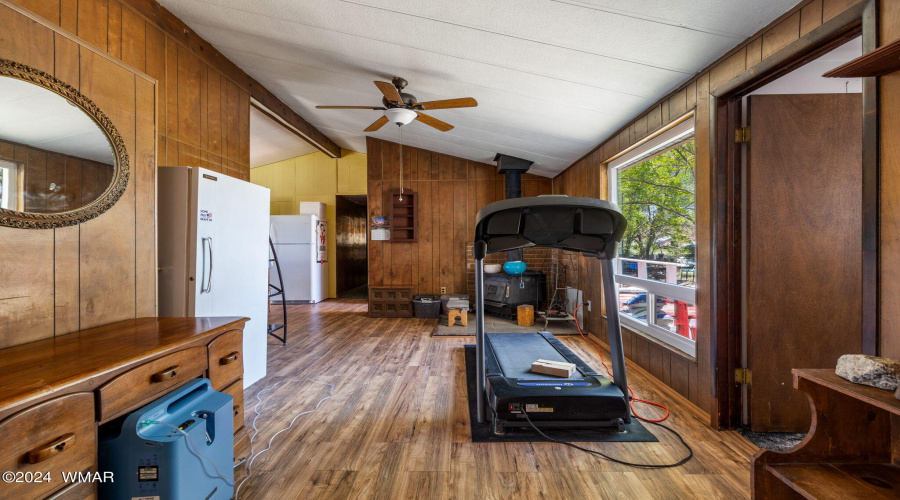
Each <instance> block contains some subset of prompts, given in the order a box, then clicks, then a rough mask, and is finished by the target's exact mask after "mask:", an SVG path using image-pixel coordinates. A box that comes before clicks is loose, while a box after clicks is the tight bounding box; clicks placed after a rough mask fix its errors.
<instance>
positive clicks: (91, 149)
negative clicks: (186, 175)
mask: <svg viewBox="0 0 900 500" xmlns="http://www.w3.org/2000/svg"><path fill="white" fill-rule="evenodd" d="M127 182H128V156H127V153H126V151H125V147H124V143H123V142H122V137H121V136H120V135H119V133H118V131H117V130H116V129H115V127H114V126H113V125H112V122H110V120H109V118H107V117H106V115H105V114H103V113H102V112H101V111H100V109H99V108H98V107H97V106H96V105H95V104H94V103H93V102H92V101H91V100H90V99H88V98H87V97H85V96H84V95H82V94H81V93H80V92H79V91H77V90H76V89H75V88H73V87H71V86H69V85H68V84H66V83H64V82H62V81H60V80H57V79H56V78H54V77H52V76H50V75H48V74H46V73H43V72H41V71H38V70H35V69H32V68H29V67H27V66H23V65H20V64H17V63H14V62H12V61H5V60H2V59H0V224H2V225H5V226H11V227H19V228H52V227H60V226H68V225H73V224H78V223H79V222H84V221H86V220H89V219H92V218H94V217H96V216H98V215H100V214H101V213H103V212H104V211H106V210H107V209H109V207H111V206H112V205H113V204H114V203H115V202H116V201H117V200H118V199H119V198H120V197H121V196H122V192H123V191H124V190H125V186H126V185H127Z"/></svg>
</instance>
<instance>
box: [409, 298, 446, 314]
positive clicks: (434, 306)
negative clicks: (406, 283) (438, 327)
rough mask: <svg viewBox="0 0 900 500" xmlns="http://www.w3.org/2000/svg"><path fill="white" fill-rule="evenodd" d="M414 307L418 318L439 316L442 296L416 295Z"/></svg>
mask: <svg viewBox="0 0 900 500" xmlns="http://www.w3.org/2000/svg"><path fill="white" fill-rule="evenodd" d="M413 308H415V311H416V317H417V318H437V317H438V316H440V315H441V298H440V297H439V296H437V295H430V294H425V295H416V296H415V297H414V298H413Z"/></svg>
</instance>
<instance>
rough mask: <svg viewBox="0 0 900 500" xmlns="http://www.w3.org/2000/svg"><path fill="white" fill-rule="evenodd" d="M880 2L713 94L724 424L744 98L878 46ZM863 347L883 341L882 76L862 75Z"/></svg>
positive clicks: (716, 296) (716, 321)
mask: <svg viewBox="0 0 900 500" xmlns="http://www.w3.org/2000/svg"><path fill="white" fill-rule="evenodd" d="M877 9H878V2H877V0H865V1H863V2H860V3H858V4H856V5H854V6H853V7H850V8H849V9H847V10H846V11H844V12H843V13H841V14H840V15H838V16H836V17H834V18H832V19H830V20H828V21H827V22H825V23H823V24H822V25H821V26H819V27H817V28H816V29H814V30H812V31H810V32H809V33H807V34H805V35H803V36H801V37H800V38H799V39H798V40H795V41H794V42H792V43H790V44H789V45H787V46H786V47H784V48H782V49H781V50H779V51H778V52H776V53H774V54H772V55H771V56H769V57H767V58H765V59H763V60H762V61H761V62H760V63H758V64H756V65H755V66H753V67H752V68H750V69H748V70H746V71H744V72H743V73H741V74H739V75H738V76H736V77H734V78H732V79H731V80H729V81H727V82H725V83H723V84H722V85H720V86H718V87H716V88H715V89H711V90H710V93H709V120H710V131H712V137H711V138H710V145H709V146H710V147H709V149H710V165H711V167H712V168H711V169H710V170H711V172H710V175H711V186H712V189H713V190H712V193H711V196H712V200H711V206H712V214H711V217H710V224H711V225H712V227H711V234H712V260H713V263H712V273H713V276H712V281H713V292H712V319H713V325H712V327H713V328H712V338H711V342H712V345H711V346H710V347H711V348H710V352H711V355H712V356H714V358H713V360H712V361H713V366H714V367H715V371H714V373H713V377H711V380H712V384H713V387H712V388H711V390H712V394H713V397H714V398H715V400H716V403H715V412H716V415H715V416H714V417H713V423H714V425H716V426H717V427H718V428H720V429H733V428H737V427H739V426H740V425H741V407H742V403H743V402H742V399H741V384H740V383H738V382H736V381H735V371H736V370H737V369H738V368H740V367H741V366H742V365H741V328H742V326H741V311H742V308H743V304H742V303H741V300H742V299H741V289H742V286H743V276H742V274H741V247H742V243H741V222H742V221H741V210H742V203H743V200H742V199H741V188H742V185H741V150H740V147H739V146H738V145H737V144H736V143H735V131H736V129H737V128H738V127H740V119H741V116H740V111H741V110H740V102H741V98H742V97H743V96H745V95H747V94H749V93H750V92H752V91H754V90H756V89H758V88H760V87H762V86H764V85H766V84H768V83H770V82H772V81H774V80H776V79H778V78H780V77H782V76H784V75H786V74H787V73H790V72H791V71H793V70H795V69H797V68H799V67H800V66H803V65H804V64H806V63H808V62H810V61H812V60H814V59H816V58H818V57H819V56H821V55H823V54H825V53H827V52H829V51H831V50H832V49H834V48H836V47H838V46H839V45H842V44H844V43H845V42H847V41H849V40H851V39H853V38H856V37H857V36H860V35H861V36H862V43H863V53H867V52H869V51H871V50H874V49H875V48H877V45H878V10H877ZM862 102H863V155H862V156H863V158H862V168H863V171H862V178H863V179H862V180H863V193H862V199H863V207H862V221H863V230H862V239H863V241H862V250H863V256H862V262H863V264H862V267H863V269H862V290H863V292H862V294H863V297H862V304H863V318H862V319H863V322H862V348H863V353H864V354H872V355H874V354H876V352H877V345H878V335H879V332H878V326H879V325H878V317H879V316H878V313H879V311H878V280H879V277H878V210H879V193H878V145H879V144H878V141H879V138H878V118H879V116H878V115H879V109H878V82H877V78H875V77H869V78H863V82H862Z"/></svg>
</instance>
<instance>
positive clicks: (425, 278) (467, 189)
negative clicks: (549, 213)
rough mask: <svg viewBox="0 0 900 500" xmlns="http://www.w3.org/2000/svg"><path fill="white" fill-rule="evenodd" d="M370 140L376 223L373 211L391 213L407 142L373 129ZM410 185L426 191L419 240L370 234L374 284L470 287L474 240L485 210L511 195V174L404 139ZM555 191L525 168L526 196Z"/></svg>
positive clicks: (431, 289) (418, 289) (434, 289)
mask: <svg viewBox="0 0 900 500" xmlns="http://www.w3.org/2000/svg"><path fill="white" fill-rule="evenodd" d="M366 148H367V152H368V168H369V172H368V181H369V189H368V192H369V207H368V208H369V222H368V224H370V225H371V220H372V217H373V216H376V215H390V198H389V197H390V193H391V192H392V191H397V190H399V189H400V182H399V181H400V145H399V144H397V143H393V142H388V141H383V140H380V139H375V138H372V137H368V138H367V139H366ZM403 188H404V190H406V189H409V190H412V191H415V192H416V193H418V195H419V201H418V205H419V220H418V224H419V241H418V242H417V243H390V242H387V241H371V240H369V285H370V286H380V285H405V286H412V287H413V292H414V293H416V294H420V293H440V290H441V287H446V288H447V293H466V288H467V287H466V242H469V241H472V238H473V234H474V231H475V229H474V222H475V214H476V213H477V212H478V210H479V209H480V208H481V207H483V206H485V205H487V204H488V203H491V202H493V201H497V200H502V199H503V198H504V197H505V196H504V192H505V190H504V184H503V176H501V175H499V174H497V167H496V166H495V165H490V164H487V163H479V162H474V161H470V160H465V159H463V158H457V157H455V156H449V155H445V154H440V153H435V152H432V151H427V150H424V149H418V148H411V147H404V148H403ZM550 191H551V180H550V179H547V178H544V177H538V176H533V175H528V174H525V175H524V176H522V196H538V195H541V194H550ZM369 229H370V230H371V227H370V228H369ZM370 235H371V231H370Z"/></svg>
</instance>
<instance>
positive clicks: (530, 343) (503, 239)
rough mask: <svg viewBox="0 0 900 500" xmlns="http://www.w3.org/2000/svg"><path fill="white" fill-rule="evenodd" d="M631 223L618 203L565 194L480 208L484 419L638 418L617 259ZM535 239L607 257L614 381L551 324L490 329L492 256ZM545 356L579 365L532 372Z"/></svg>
mask: <svg viewBox="0 0 900 500" xmlns="http://www.w3.org/2000/svg"><path fill="white" fill-rule="evenodd" d="M626 225H627V223H626V221H625V217H624V216H623V215H622V213H621V212H619V209H618V207H617V206H616V205H615V204H614V203H610V202H608V201H604V200H597V199H593V198H575V197H568V196H561V195H550V196H538V197H533V198H513V199H507V200H502V201H497V202H494V203H491V204H489V205H487V206H485V207H484V208H482V209H481V210H480V211H479V212H478V214H477V215H476V217H475V244H474V256H475V283H476V286H475V302H476V306H475V312H476V323H475V352H476V377H477V383H476V385H477V391H476V394H477V395H476V397H477V401H476V412H477V417H478V423H482V424H483V423H485V422H488V421H490V422H491V423H492V424H493V428H494V432H495V433H497V434H502V433H503V432H504V429H505V428H507V427H530V426H531V425H532V423H533V425H535V426H536V427H539V428H545V427H610V428H613V429H618V430H620V431H623V430H624V429H625V425H626V424H628V423H630V422H631V411H630V406H629V396H628V385H627V381H626V378H625V354H624V352H623V350H622V333H621V331H620V330H619V316H618V314H616V313H615V312H616V311H618V309H619V306H618V304H617V301H616V290H615V284H614V281H613V265H612V259H613V258H615V256H616V248H617V245H618V242H619V241H620V240H621V239H622V235H623V234H624V233H625V227H626ZM529 247H550V248H559V249H562V250H569V251H574V252H580V253H582V254H583V255H586V256H593V257H596V258H598V259H600V261H601V263H602V270H603V291H604V295H605V296H606V309H607V311H609V312H610V314H607V325H608V327H609V349H610V357H611V361H612V369H613V379H614V380H613V381H611V380H609V379H608V378H606V377H604V376H603V375H601V374H600V373H598V372H597V371H595V370H593V369H592V368H591V367H590V366H588V365H587V363H585V362H584V361H582V360H581V359H580V358H579V357H578V356H576V355H575V354H574V353H573V352H572V351H570V350H569V349H568V348H567V347H566V346H565V345H564V344H563V343H562V342H560V341H559V340H558V339H557V338H556V337H554V336H553V335H552V334H551V333H549V332H538V333H490V334H485V332H484V286H483V283H484V266H483V263H484V258H485V256H486V255H487V254H490V253H497V252H507V251H510V250H516V249H522V248H529ZM479 283H481V284H482V285H481V286H478V285H477V284H479ZM538 359H545V360H550V361H566V362H569V363H574V364H575V366H576V372H575V374H574V375H572V376H571V377H566V378H562V377H553V376H549V375H542V374H538V373H533V372H531V364H532V363H533V362H534V361H536V360H538ZM523 410H524V412H526V413H527V414H528V418H526V416H525V415H524V414H523ZM529 419H530V420H531V422H532V423H529Z"/></svg>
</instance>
